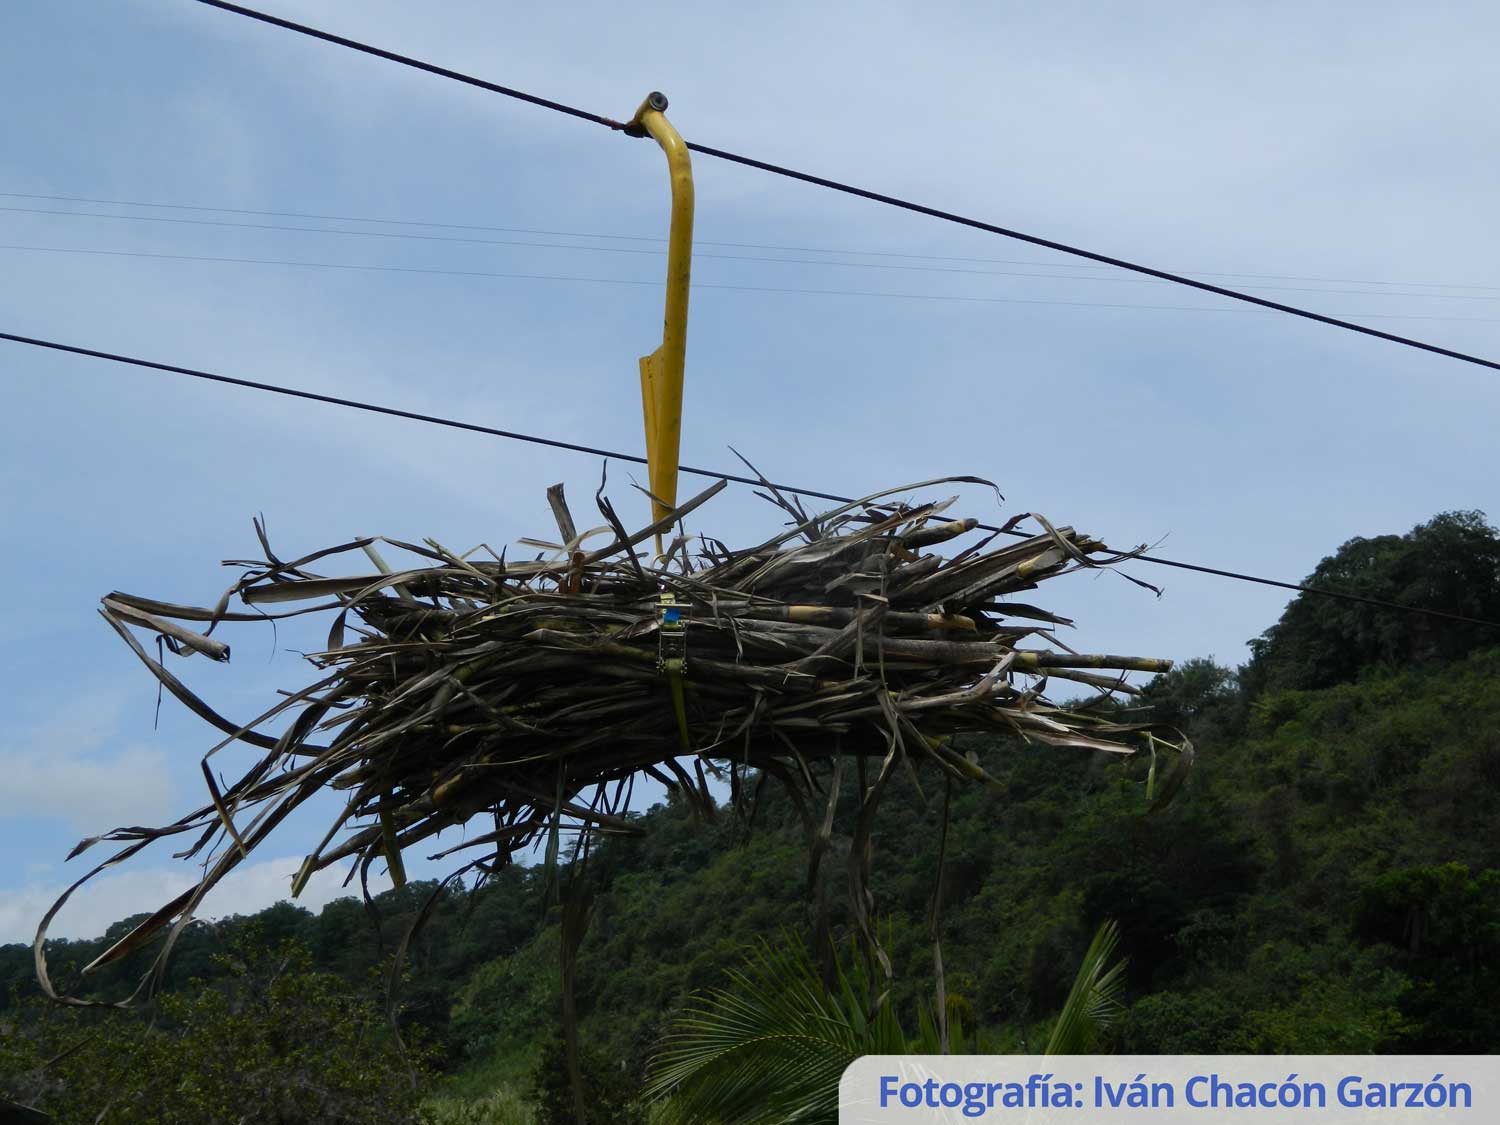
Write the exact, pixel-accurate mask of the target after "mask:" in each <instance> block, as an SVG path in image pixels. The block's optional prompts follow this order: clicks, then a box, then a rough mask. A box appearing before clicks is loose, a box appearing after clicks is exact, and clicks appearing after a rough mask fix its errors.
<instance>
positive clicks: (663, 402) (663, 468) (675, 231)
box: [625, 92, 693, 555]
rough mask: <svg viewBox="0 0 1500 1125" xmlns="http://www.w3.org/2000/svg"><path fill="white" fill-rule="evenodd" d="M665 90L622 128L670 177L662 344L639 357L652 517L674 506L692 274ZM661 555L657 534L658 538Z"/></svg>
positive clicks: (689, 195)
mask: <svg viewBox="0 0 1500 1125" xmlns="http://www.w3.org/2000/svg"><path fill="white" fill-rule="evenodd" d="M666 108H667V99H666V96H665V95H664V94H661V93H657V92H653V93H651V94H648V95H647V96H646V100H645V101H643V102H642V103H641V107H640V109H638V110H636V111H635V116H634V117H632V118H631V119H630V123H629V124H628V125H627V126H626V129H625V131H626V132H627V133H630V134H632V135H633V136H641V135H643V134H650V136H651V137H653V138H654V139H655V141H656V143H657V144H659V145H661V148H662V151H663V152H665V153H666V154H667V170H668V171H669V172H670V173H671V176H672V227H671V232H670V234H669V236H668V241H667V307H666V315H665V317H664V319H663V324H662V340H661V346H660V347H659V348H657V349H656V350H655V351H654V352H652V353H651V354H650V355H647V356H642V357H641V364H640V366H641V405H642V408H643V410H644V412H645V417H646V461H647V473H648V476H649V478H650V484H651V494H652V496H653V497H654V498H655V499H654V502H653V504H652V519H653V520H659V519H661V518H662V516H664V515H666V514H667V513H668V512H670V511H671V510H672V509H673V508H675V507H676V506H677V457H678V449H679V447H680V445H681V441H682V377H683V365H684V362H685V360H686V358H687V320H688V286H689V283H690V281H691V278H692V272H693V167H692V163H691V161H690V160H689V159H688V149H687V145H686V144H684V143H683V140H682V137H681V136H680V135H679V134H678V132H677V130H676V129H674V128H672V123H671V122H670V121H668V120H667V119H666V117H665V115H664V114H663V112H662V111H663V110H665V109H666ZM656 552H657V554H658V555H659V554H661V536H660V535H658V536H657V537H656Z"/></svg>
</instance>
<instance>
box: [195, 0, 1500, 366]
mask: <svg viewBox="0 0 1500 1125" xmlns="http://www.w3.org/2000/svg"><path fill="white" fill-rule="evenodd" d="M198 3H200V4H207V5H208V6H209V7H212V8H221V9H223V10H224V11H226V12H233V13H235V14H236V15H241V16H246V17H248V18H250V19H253V20H259V21H260V22H261V23H267V24H271V25H272V26H274V27H280V28H284V29H285V30H287V31H295V32H297V33H298V34H301V35H308V36H311V37H312V38H314V39H321V40H323V41H324V42H327V43H334V44H336V45H338V46H340V47H348V48H349V49H350V50H354V51H360V52H362V53H364V54H367V55H374V56H375V57H376V58H381V59H385V60H387V61H388V62H394V63H400V64H401V65H402V66H409V67H414V68H415V69H417V70H422V71H426V72H427V73H429V74H436V75H438V76H439V77H442V78H450V79H452V80H454V81H455V82H462V83H464V84H466V85H469V86H477V87H478V88H479V89H481V90H488V91H490V92H491V93H495V94H504V95H505V96H506V97H510V98H517V99H519V100H521V101H524V102H530V103H531V104H532V105H539V106H542V107H544V108H546V109H553V110H556V111H558V112H559V113H566V114H568V115H570V116H572V117H579V118H582V119H583V120H585V121H592V122H593V123H594V124H596V125H604V126H606V127H608V128H610V129H615V130H623V129H624V128H625V123H624V122H622V121H616V120H614V119H613V118H609V117H604V116H602V115H600V114H597V113H590V112H588V111H587V110H582V109H578V108H576V107H575V106H570V105H564V104H562V103H561V102H554V101H550V100H548V99H546V98H541V97H538V96H536V95H535V94H528V93H525V92H523V91H520V90H515V89H512V88H511V87H508V86H501V85H498V84H497V83H494V82H488V81H486V80H485V79H483V78H475V77H474V76H473V75H469V74H463V73H460V72H459V71H456V70H449V69H447V68H446V67H440V66H436V65H434V64H432V63H428V62H423V61H422V60H420V59H414V58H412V57H411V56H409V55H401V54H397V53H396V52H394V51H387V50H385V49H383V48H381V47H373V46H371V45H370V44H368V43H361V42H360V41H358V40H356V39H347V38H345V37H344V36H342V35H334V34H333V33H331V32H327V31H320V30H319V29H317V28H315V27H309V26H307V25H306V24H300V23H294V22H293V21H291V20H286V19H282V18H281V17H280V16H273V15H270V14H268V13H266V12H261V11H257V10H255V9H254V8H246V7H242V6H241V5H239V4H231V3H228V2H227V0H198ZM687 147H688V148H689V149H690V150H691V151H693V152H697V153H702V154H703V155H704V156H712V157H715V158H717V159H719V160H727V161H730V162H731V163H734V164H741V165H744V166H745V167H747V168H756V169H759V170H760V171H762V172H770V173H771V174H772V175H776V176H785V177H786V178H788V179H792V180H800V181H801V182H803V183H807V184H813V185H815V186H817V187H823V188H828V189H829V190H831V191H838V192H843V193H844V194H845V195H853V196H857V197H858V198H860V199H868V200H870V201H871V202H874V203H883V204H885V205H887V206H889V207H899V208H901V209H902V210H904V211H912V212H914V213H916V214H918V215H927V216H928V217H930V218H934V219H942V220H943V221H944V222H949V223H957V224H958V225H959V226H965V227H970V228H972V229H974V230H982V231H985V232H987V233H989V234H998V235H1000V236H1001V237H1003V238H1011V239H1015V240H1016V241H1018V242H1026V243H1030V244H1031V245H1032V246H1041V247H1044V248H1046V249H1048V250H1055V251H1057V252H1058V253H1060V254H1070V255H1072V256H1073V257H1075V258H1084V259H1087V260H1088V261H1091V262H1098V263H1100V264H1101V265H1106V266H1113V267H1115V268H1116V269H1122V270H1129V271H1130V272H1132V273H1138V274H1142V275H1144V276H1146V277H1154V278H1156V279H1158V280H1160V281H1168V282H1171V283H1173V284H1174V285H1186V286H1188V287H1189V288H1191V289H1198V290H1201V291H1202V292H1204V293H1213V294H1216V295H1217V296H1220V297H1228V298H1230V299H1231V300H1234V301H1244V302H1246V303H1248V304H1252V305H1258V306H1260V307H1261V308H1265V309H1271V310H1273V311H1275V312H1282V313H1287V314H1288V315H1290V316H1297V317H1301V318H1303V319H1304V320H1312V321H1316V322H1317V323H1319V324H1327V325H1329V326H1331V327H1333V328H1342V329H1345V330H1346V331H1349V332H1358V333H1360V334H1361V335H1364V336H1372V337H1374V338H1375V339H1378V340H1386V341H1388V342H1390V343H1393V344H1401V345H1403V346H1404V347H1408V348H1416V349H1418V350H1419V351H1424V352H1431V353H1432V354H1434V355H1441V356H1446V357H1447V358H1449V359H1456V360H1459V361H1461V362H1463V363H1472V364H1475V365H1477V366H1479V367H1487V368H1489V369H1490V370H1492V371H1500V362H1497V361H1495V360H1492V359H1485V358H1484V357H1483V356H1477V355H1471V354H1469V353H1468V352H1460V351H1456V350H1454V349H1452V348H1445V347H1441V346H1440V345H1438V344H1429V343H1427V342H1426V341H1424V340H1416V339H1413V338H1412V337H1410V336H1398V335H1396V334H1395V333H1394V332H1383V331H1381V330H1380V329H1378V328H1371V327H1370V326H1369V325H1367V324H1356V323H1355V322H1354V321H1351V320H1340V319H1339V318H1338V317H1333V316H1326V315H1324V314H1323V313H1317V312H1313V311H1312V310H1311V309H1303V308H1298V307H1297V306H1296V305H1287V304H1283V303H1282V302H1280V301H1272V300H1270V299H1268V298H1266V297H1256V296H1254V295H1253V294H1250V293H1243V292H1240V291H1239V290H1237V289H1227V288H1225V287H1224V286H1222V285H1214V284H1212V283H1211V282H1207V281H1198V280H1196V279H1194V278H1191V277H1185V276H1183V275H1182V274H1177V273H1172V272H1170V271H1168V270H1159V269H1155V268H1154V267H1152V266H1145V265H1141V264H1140V263H1138V262H1131V261H1127V260H1126V259H1124V258H1116V257H1113V256H1111V255H1109V254H1100V253H1098V252H1096V251H1093V250H1085V249H1083V248H1082V247H1078V246H1070V245H1069V244H1068V243H1066V242H1057V241H1055V240H1053V239H1050V238H1042V237H1041V236H1040V235H1035V234H1026V233H1025V232H1024V231H1018V230H1012V229H1011V228H1009V227H1002V226H998V225H996V224H994V223H987V222H984V221H983V220H981V219H972V218H969V217H967V216H965V215H959V214H956V213H955V212H952V211H944V210H942V209H941V208H937V207H929V206H927V205H926V204H924V203H915V202H913V201H911V200H909V199H902V198H900V197H898V196H894V195H885V194H882V193H881V192H878V191H871V190H869V189H868V188H862V187H856V186H854V185H853V184H846V183H843V182H841V181H839V180H830V179H827V178H825V177H823V176H815V175H813V174H812V173H810V172H799V171H798V170H797V169H795V168H787V167H785V166H783V165H780V164H772V163H770V162H769V161H765V160H757V159H755V158H754V157H750V156H742V155H740V154H739V153H736V152H729V151H728V150H726V149H721V148H713V147H712V146H710V145H704V144H697V143H695V142H693V141H688V142H687Z"/></svg>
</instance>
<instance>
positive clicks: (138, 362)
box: [0, 0, 1500, 629]
mask: <svg viewBox="0 0 1500 1125" xmlns="http://www.w3.org/2000/svg"><path fill="white" fill-rule="evenodd" d="M205 2H207V0H205ZM0 340H9V341H11V342H12V343H16V344H26V345H29V346H31V347H36V348H47V349H50V350H51V351H55V352H66V353H68V354H70V355H81V356H87V357H89V358H91V359H104V360H109V361H110V362H111V363H123V364H129V365H130V366H132V367H144V368H147V369H148V370H151V371H162V372H167V373H169V374H173V375H186V376H190V377H191V378H194V379H204V380H207V381H209V382H213V383H226V384H228V385H230V386H233V387H244V388H247V389H249V390H254V391H265V392H267V393H269V394H277V395H285V396H287V397H289V398H299V399H304V400H307V401H311V402H322V403H327V404H328V405H330V406H344V407H348V408H349V409H351V410H363V411H367V412H368V413H371V414H384V415H387V416H389V417H392V418H406V419H409V420H411V421H413V422H426V423H429V424H431V425H434V426H447V427H449V428H450V429H455V430H468V431H471V432H473V433H478V434H488V435H489V436H491V437H500V438H507V439H509V440H511V441H523V442H529V443H531V444H532V445H545V446H548V447H549V448H552V449H567V450H571V451H573V452H575V453H587V454H590V455H592V456H595V457H606V458H613V459H615V460H617V461H629V462H631V463H633V464H636V465H645V464H648V462H647V460H646V458H644V457H640V456H637V455H635V454H632V453H620V452H618V451H615V450H609V449H600V448H598V447H596V446H591V445H582V444H580V443H578V442H572V441H559V440H557V439H556V438H545V437H539V436H537V435H536V434H525V433H520V432H517V431H515V430H501V429H497V428H496V427H494V426H482V425H480V424H478V423H477V422H460V421H458V420H457V419H455V418H444V417H441V416H439V415H436V414H420V413H418V412H416V411H414V410H402V409H400V408H398V407H394V406H381V405H379V404H377V403H372V402H363V401H361V400H359V399H352V398H340V397H338V396H337V395H325V394H320V393H318V392H317V391H304V390H299V389H298V388H296V387H284V386H281V385H279V384H276V383H261V382H257V381H256V380H253V379H239V378H236V377H234V376H232V375H221V374H218V373H216V372H212V371H200V370H198V369H196V368H192V367H179V366H178V365H176V364H172V363H158V362H156V361H155V360H149V359H139V358H136V357H134V356H128V355H120V354H119V353H117V352H105V351H99V350H97V349H95V348H84V347H79V346H78V345H76V344H64V343H60V342H58V341H56V340H42V339H38V338H37V337H35V336H21V335H17V334H16V333H13V332H0ZM677 468H678V470H679V471H681V472H684V473H691V474H692V475H694V476H700V477H711V478H713V479H715V480H728V481H734V482H735V483H736V484H748V485H752V486H755V487H763V486H765V485H768V484H769V485H770V487H772V488H775V489H777V490H779V491H781V492H787V493H792V494H793V495H796V496H808V497H812V498H814V499H818V500H830V501H832V502H833V503H835V504H850V503H853V502H854V499H855V498H854V497H852V496H841V495H839V494H838V493H836V492H823V491H820V490H819V489H815V488H802V487H799V486H796V485H789V484H774V483H772V482H769V481H765V480H763V479H761V478H759V477H750V476H744V475H742V474H739V473H721V472H716V471H714V470H712V469H699V468H695V467H694V466H692V465H678V466H677ZM979 527H980V528H982V529H983V530H986V531H996V532H1003V533H1004V534H1007V535H1013V536H1016V537H1017V538H1022V539H1024V538H1029V536H1027V535H1026V533H1025V532H1019V531H1006V529H1004V528H1001V527H996V526H995V525H994V524H983V523H982V524H980V525H979ZM1131 558H1134V559H1139V560H1140V561H1141V562H1149V563H1155V564H1156V565H1157V566H1169V567H1174V568H1176V569H1178V570H1191V571H1196V572H1197V573H1199V574H1211V575H1214V576H1215V577H1218V578H1232V579H1235V580H1236V581H1239V582H1254V583H1256V584H1257V585H1261V586H1275V587H1277V588H1278V589H1282V590H1294V591H1296V592H1297V593H1301V594H1312V595H1314V596H1316V597H1321V598H1336V599H1338V600H1339V601H1345V602H1355V603H1358V604H1360V605H1368V606H1373V607H1375V608H1377V609H1384V610H1393V611H1396V612H1400V613H1415V614H1419V615H1421V616H1423V617H1434V618H1438V619H1441V620H1444V621H1453V622H1459V623H1462V624H1465V625H1483V626H1487V627H1489V628H1492V629H1500V621H1487V620H1485V619H1483V618H1479V617H1467V616H1465V615H1463V614H1459V613H1445V612H1443V611H1442V610H1437V609H1425V608H1423V607H1421V606H1410V605H1401V604H1400V603H1399V602H1392V601H1387V600H1385V599H1384V598H1371V597H1366V596H1365V595H1363V594H1351V593H1348V592H1347V591H1344V590H1330V589H1327V588H1326V587H1322V586H1305V585H1302V584H1301V583H1298V582H1283V581H1281V580H1279V579H1276V578H1262V577H1260V576H1259V575H1254V574H1241V573H1239V572H1238V571H1233V570H1222V569H1220V568H1218V567H1213V566H1201V565H1199V564H1198V563H1188V562H1180V561H1178V560H1176V559H1167V558H1163V557H1161V556H1160V555H1145V554H1140V555H1132V556H1131Z"/></svg>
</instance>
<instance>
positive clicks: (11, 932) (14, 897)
mask: <svg viewBox="0 0 1500 1125" xmlns="http://www.w3.org/2000/svg"><path fill="white" fill-rule="evenodd" d="M301 865H302V858H301V857H300V856H283V857H278V858H276V859H267V860H261V861H259V862H257V863H251V864H246V865H244V866H242V867H240V868H239V869H238V870H236V871H234V872H233V873H231V874H230V875H228V876H227V877H226V878H225V879H224V881H223V882H221V883H220V884H219V885H218V886H217V887H215V888H214V889H213V891H211V892H210V893H209V895H208V897H207V898H206V899H205V900H204V902H203V905H202V908H201V909H200V910H199V911H198V912H197V915H198V917H200V918H204V919H214V918H222V917H224V916H226V915H230V914H253V913H255V912H256V911H258V910H264V909H265V908H266V907H268V906H271V905H272V904H274V903H277V902H280V901H282V900H283V899H288V898H290V890H291V880H292V877H293V876H294V875H295V874H296V873H297V870H298V868H299V867H301ZM196 871H197V869H196V868H195V867H192V866H190V865H188V864H182V865H179V866H177V867H150V868H141V869H138V870H132V871H121V872H119V873H118V874H114V873H105V874H103V875H100V876H99V877H98V878H97V879H95V880H94V881H93V882H92V883H86V884H84V886H83V887H81V888H80V889H79V890H78V892H77V893H76V894H75V895H74V896H73V898H72V899H71V900H69V902H68V904H67V906H65V907H63V909H62V912H61V913H60V914H59V915H58V916H57V918H56V919H55V920H54V922H53V925H52V927H51V930H50V931H49V936H51V937H59V938H93V937H98V936H99V935H101V934H102V933H104V931H105V930H106V929H108V928H109V926H110V925H111V924H113V923H115V922H118V921H119V920H120V919H121V918H125V917H128V916H129V915H131V914H140V913H143V912H146V911H151V910H155V909H156V908H157V907H158V906H160V905H161V904H162V903H164V902H167V901H169V900H171V899H172V898H173V897H175V896H176V895H179V894H181V893H182V892H183V891H185V890H187V889H188V888H189V887H190V886H192V885H193V883H194V882H195V881H196V877H197V876H196ZM347 873H348V868H347V867H344V868H329V869H327V870H325V871H320V872H318V873H317V874H316V875H314V876H313V877H312V878H311V879H310V880H308V884H307V886H306V887H305V888H304V889H303V891H302V894H301V896H300V897H298V899H297V900H296V902H297V905H299V906H304V907H306V908H307V909H309V910H311V911H313V912H314V913H316V912H317V911H319V910H321V909H322V908H323V907H324V905H326V904H327V903H329V902H332V901H333V900H334V899H337V898H342V897H344V896H346V895H350V894H358V893H359V891H358V888H357V886H354V887H345V886H343V881H344V876H345V875H346V874H347ZM389 886H390V881H389V879H387V878H386V877H385V876H383V875H382V876H379V877H378V878H377V877H376V876H375V874H374V873H373V872H372V873H371V885H370V890H371V892H372V893H373V892H377V891H382V890H385V889H387V888H388V887H389ZM62 890H63V887H61V886H29V887H26V888H24V889H22V890H18V891H10V892H7V893H6V894H5V896H4V899H3V900H0V942H17V941H20V942H30V941H31V940H32V938H33V937H35V935H36V926H37V923H38V922H39V921H40V920H41V917H42V915H43V914H45V913H46V911H47V909H48V908H49V907H50V906H51V905H52V903H53V902H55V901H56V900H57V896H58V895H59V894H61V893H62Z"/></svg>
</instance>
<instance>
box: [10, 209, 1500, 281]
mask: <svg viewBox="0 0 1500 1125" xmlns="http://www.w3.org/2000/svg"><path fill="white" fill-rule="evenodd" d="M0 199H44V200H50V201H52V202H54V203H103V204H108V205H109V206H111V207H149V208H157V209H159V210H164V211H205V212H212V213H216V214H221V215H260V216H263V217H266V218H272V219H317V220H322V221H325V222H339V223H372V224H376V225H379V226H398V227H437V228H443V229H447V230H477V231H490V232H495V233H499V234H540V235H547V236H549V237H556V238H608V239H615V240H617V241H622V242H660V243H663V244H664V243H666V241H667V240H666V239H665V238H662V237H659V236H656V235H646V234H616V233H605V232H602V231H578V230H541V229H537V228H535V227H499V226H486V225H482V224H478V223H449V222H439V221H437V220H435V219H384V218H373V217H371V216H369V215H326V214H318V213H314V212H308V211H261V210H256V209H253V208H249V207H207V206H203V205H201V204H192V203H162V202H156V203H150V202H146V201H143V200H139V199H99V198H96V197H94V196H87V195H40V194H37V193H35V192H24V191H0ZM60 213H61V214H74V213H75V212H60ZM116 217H119V218H123V217H125V216H116ZM348 233H352V232H348ZM693 245H695V246H728V247H731V248H736V249H740V250H780V251H784V252H786V253H795V254H853V255H855V256H859V257H870V258H909V259H911V260H913V261H920V262H979V263H985V264H989V265H997V266H1036V267H1039V268H1041V269H1059V270H1086V269H1096V268H1098V267H1096V266H1092V265H1090V264H1088V263H1074V262H1039V261H1037V260H1036V259H1035V258H984V257H966V256H961V255H953V254H912V253H907V252H903V251H897V250H861V249H857V248H855V247H849V246H785V245H778V244H775V243H767V242H719V241H715V240H713V239H705V238H695V239H693ZM776 260H777V261H781V260H782V259H776ZM1182 272H1186V273H1194V274H1197V275H1198V276H1200V277H1238V278H1249V279H1251V280H1256V281H1317V282H1323V283H1326V284H1329V285H1379V286H1391V287H1395V288H1405V289H1472V290H1476V291H1479V292H1486V293H1500V285H1472V284H1466V283H1462V282H1447V281H1375V280H1371V279H1370V278H1363V277H1317V276H1312V275H1309V274H1296V273H1217V272H1214V271H1212V270H1186V271H1182ZM1059 276H1061V277H1067V276H1068V275H1059ZM1090 280H1103V278H1102V277H1096V278H1093V279H1090ZM1127 280H1131V281H1141V282H1147V283H1150V284H1153V285H1162V284H1166V283H1165V282H1161V281H1158V280H1157V279H1155V278H1149V277H1143V278H1129V279H1127ZM1252 288H1260V287H1259V286H1252ZM1413 295H1414V296H1415V295H1417V294H1413ZM1437 295H1438V296H1442V294H1437Z"/></svg>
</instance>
